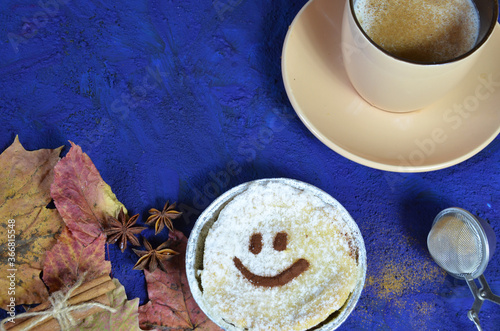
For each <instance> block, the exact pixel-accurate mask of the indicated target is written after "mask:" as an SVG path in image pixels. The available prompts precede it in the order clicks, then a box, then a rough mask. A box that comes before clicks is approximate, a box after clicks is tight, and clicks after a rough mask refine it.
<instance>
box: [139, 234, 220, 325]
mask: <svg viewBox="0 0 500 331" xmlns="http://www.w3.org/2000/svg"><path fill="white" fill-rule="evenodd" d="M169 236H170V237H171V238H172V239H173V240H175V241H176V242H177V244H178V245H177V246H176V247H174V248H175V250H176V251H178V252H180V254H179V255H178V256H176V257H175V258H173V259H171V260H169V261H166V262H165V265H166V267H167V268H168V270H167V272H164V271H162V270H160V269H156V271H155V272H149V271H147V270H144V274H145V275H146V283H147V288H148V297H149V302H148V303H146V304H145V305H143V306H140V307H139V323H140V326H141V328H142V329H146V330H151V329H157V330H197V331H202V330H204V331H215V330H222V329H221V328H219V327H218V326H217V325H216V324H215V323H213V322H212V321H211V320H210V319H208V317H207V316H206V315H205V314H204V313H203V312H202V311H201V309H200V308H199V307H198V305H197V304H196V302H195V301H194V299H193V296H192V295H191V291H190V290H189V285H188V282H187V276H186V267H185V264H184V260H185V256H186V245H187V238H186V237H185V236H184V234H182V232H180V231H177V230H174V231H171V232H170V234H169Z"/></svg>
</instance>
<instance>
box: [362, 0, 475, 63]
mask: <svg viewBox="0 0 500 331" xmlns="http://www.w3.org/2000/svg"><path fill="white" fill-rule="evenodd" d="M354 11H355V13H356V18H357V19H358V21H359V23H360V24H361V26H362V28H363V30H364V31H365V32H366V34H367V35H368V36H369V37H370V38H371V39H372V40H373V41H374V42H375V43H376V44H377V45H379V46H380V47H382V48H383V49H385V50H386V51H388V52H390V53H392V54H394V55H396V56H399V57H402V58H405V59H408V60H412V61H418V62H441V61H446V60H450V59H453V58H455V57H457V56H460V55H462V54H464V53H466V52H468V51H469V50H470V49H472V48H473V47H474V45H475V43H476V40H477V36H478V31H479V14H478V11H477V9H476V7H475V5H474V3H473V2H472V1H471V0H357V1H355V4H354Z"/></svg>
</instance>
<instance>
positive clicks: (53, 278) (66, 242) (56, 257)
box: [43, 228, 111, 293]
mask: <svg viewBox="0 0 500 331" xmlns="http://www.w3.org/2000/svg"><path fill="white" fill-rule="evenodd" d="M105 242H106V237H105V236H104V235H103V234H101V235H100V236H98V237H97V238H96V239H95V240H94V241H93V242H92V243H90V244H89V245H87V246H84V245H83V243H82V242H81V241H79V240H77V239H76V238H75V237H74V236H73V235H72V233H71V232H70V231H69V230H68V228H64V230H63V232H62V233H61V236H60V237H59V238H58V239H57V243H56V244H55V245H54V247H52V249H51V250H50V251H48V252H47V255H46V258H45V264H44V266H43V281H44V282H45V284H46V285H47V286H48V287H49V290H50V292H51V293H52V292H54V291H58V290H60V289H61V288H63V287H64V286H72V285H73V284H74V283H75V282H76V280H77V279H78V278H79V277H80V276H81V275H82V274H83V273H84V272H87V275H86V276H85V280H84V281H89V280H92V279H94V278H97V277H99V276H102V275H106V274H109V273H110V272H111V263H110V262H109V261H106V260H105V254H104V244H105Z"/></svg>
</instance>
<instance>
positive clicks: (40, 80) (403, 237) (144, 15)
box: [0, 0, 500, 330]
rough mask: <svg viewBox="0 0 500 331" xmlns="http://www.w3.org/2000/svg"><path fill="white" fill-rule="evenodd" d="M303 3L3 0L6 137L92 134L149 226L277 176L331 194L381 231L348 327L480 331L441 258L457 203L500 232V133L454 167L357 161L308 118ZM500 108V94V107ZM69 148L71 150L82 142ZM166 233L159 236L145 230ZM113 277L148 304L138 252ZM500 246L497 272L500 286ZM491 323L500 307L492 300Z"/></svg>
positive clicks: (48, 144)
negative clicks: (410, 169) (434, 241)
mask: <svg viewBox="0 0 500 331" xmlns="http://www.w3.org/2000/svg"><path fill="white" fill-rule="evenodd" d="M305 2H306V1H305V0H300V1H285V0H275V1H263V0H257V1H249V0H215V1H192V0H184V1H171V0H166V1H159V0H150V1H147V0H138V1H127V2H124V1H116V0H101V1H98V0H92V1H89V0H87V1H75V0H58V1H56V0H47V1H43V0H41V1H36V0H3V1H1V2H0V123H1V129H0V149H1V150H3V149H5V148H6V147H7V146H9V145H10V144H11V143H12V141H13V139H14V137H15V135H16V134H19V137H20V140H21V142H22V144H23V145H24V146H25V147H26V148H27V149H38V148H54V147H57V146H60V145H66V146H68V145H69V143H68V140H70V141H73V142H75V143H76V144H79V145H81V146H82V148H83V150H84V151H85V152H86V153H88V154H89V155H90V157H91V158H92V160H93V162H94V163H95V165H96V166H97V168H98V169H99V171H100V173H101V175H102V177H103V178H104V180H105V181H106V182H107V183H108V184H110V186H111V187H112V188H113V191H114V192H115V193H116V195H117V196H118V198H119V200H120V201H122V202H123V203H124V204H125V206H127V208H128V209H129V211H130V213H132V214H135V213H139V214H140V215H141V218H140V222H141V223H142V222H143V221H144V220H145V219H146V218H147V216H148V214H147V211H148V210H149V209H150V208H151V207H155V208H161V207H162V206H163V204H164V202H165V201H166V200H170V201H178V203H179V204H180V206H181V208H182V209H183V210H184V212H185V216H186V217H185V218H184V219H183V220H180V221H178V222H177V223H176V224H175V225H176V227H177V228H179V229H181V230H183V231H184V232H185V233H186V234H188V233H189V230H190V229H191V228H192V226H193V224H194V221H195V220H196V216H197V215H198V214H199V213H200V212H201V211H202V210H203V209H204V208H205V207H206V206H207V205H208V204H209V203H210V202H211V201H213V200H214V198H215V197H216V196H218V195H219V194H221V193H222V192H224V191H226V190H227V189H229V188H231V187H234V186H236V185H238V184H240V183H243V182H246V181H248V180H252V179H258V178H266V177H290V178H295V179H299V180H302V181H305V182H308V183H311V184H313V185H316V186H318V187H320V188H321V189H323V190H325V191H327V192H328V193H330V194H331V195H332V196H333V197H335V198H336V199H337V200H338V201H339V202H340V203H342V204H343V205H344V206H345V208H346V209H347V210H348V211H349V212H350V213H351V215H352V216H353V218H354V219H355V220H356V221H357V223H358V225H359V227H360V229H361V231H362V234H363V236H364V239H365V244H366V247H367V254H368V274H367V282H366V286H365V289H364V291H363V294H362V296H361V299H360V301H359V303H358V306H357V308H356V310H355V311H354V312H353V313H352V315H351V316H350V317H349V318H348V320H347V321H346V322H345V324H344V325H343V326H342V327H341V330H458V329H465V330H473V325H472V323H471V322H470V321H469V320H468V319H467V317H466V312H467V310H468V309H469V308H470V307H471V305H472V301H473V300H472V295H471V294H470V291H469V289H468V288H467V286H466V284H465V282H463V281H458V280H455V279H453V278H451V277H450V276H447V275H446V274H445V273H444V272H443V271H442V270H441V269H440V268H439V267H437V266H436V265H435V263H434V262H433V261H432V259H431V258H430V256H429V254H428V252H427V246H426V237H427V234H428V232H429V230H430V226H431V223H432V220H433V219H434V217H435V215H436V214H437V213H438V212H439V211H440V210H442V209H444V208H447V207H450V206H459V207H463V208H465V209H467V210H469V211H471V212H472V213H474V214H476V215H478V216H480V217H482V218H484V219H486V220H487V221H489V222H490V223H491V225H492V227H493V229H494V230H495V232H496V234H497V236H499V237H500V214H499V212H500V138H496V139H495V140H494V141H493V142H492V143H491V144H490V145H489V146H488V147H486V148H485V149H484V150H483V151H482V152H480V153H479V154H478V155H476V156H474V157H473V158H471V159H469V160H467V161H465V162H463V163H461V164H459V165H456V166H453V167H451V168H448V169H444V170H439V171H435V172H430V173H421V174H405V175H403V174H395V173H388V172H384V171H380V170H375V169H371V168H367V167H365V166H362V165H359V164H356V163H354V162H352V161H349V160H347V159H345V158H343V157H342V156H340V155H338V154H336V153H335V152H333V151H331V150H330V149H328V148H327V147H326V146H325V145H323V144H322V143H321V142H319V141H318V140H317V139H316V138H315V137H314V136H313V135H312V134H311V133H310V132H309V131H308V130H307V129H306V127H305V126H304V125H303V124H302V123H301V122H300V120H299V119H298V118H297V117H296V116H295V113H294V111H293V109H292V107H291V105H290V103H289V102H288V98H287V96H286V93H285V90H284V87H283V83H282V79H281V68H280V55H281V48H282V44H283V40H284V37H285V34H286V32H287V29H288V25H289V24H290V23H291V21H292V20H293V18H294V16H295V14H296V13H297V12H298V11H299V10H300V8H301V7H302V6H303V5H304V4H305ZM499 107H500V105H499ZM66 151H67V149H66ZM143 234H144V235H145V236H146V237H147V238H148V239H150V241H152V242H153V244H158V243H160V242H161V241H163V239H164V237H165V235H166V233H162V235H160V236H158V237H154V236H153V235H154V232H153V230H152V229H149V230H147V231H145V232H144V233H143ZM109 255H110V259H111V262H112V265H113V276H115V277H117V278H118V279H120V281H121V282H122V283H123V284H124V285H125V287H126V291H127V295H128V297H129V298H130V299H132V298H135V297H139V298H140V300H141V304H142V303H145V302H146V301H147V294H146V288H145V281H144V278H143V273H142V272H141V271H133V270H132V266H133V265H134V263H135V262H136V259H137V257H136V256H135V254H134V253H133V252H132V251H131V250H130V249H127V250H126V252H125V253H123V254H122V253H121V252H120V251H119V250H118V249H117V247H115V246H110V249H109ZM499 262H500V254H499V253H498V252H497V254H496V255H495V256H493V259H492V260H491V261H490V264H489V266H488V268H487V270H486V272H485V275H486V278H487V279H488V280H489V282H490V285H491V287H492V289H493V290H494V291H496V292H497V293H500V268H499V264H500V263H499ZM480 318H481V323H482V324H483V326H484V328H485V330H495V329H496V330H499V329H500V306H496V305H493V304H491V303H489V302H487V303H485V305H484V306H483V310H482V311H481V313H480Z"/></svg>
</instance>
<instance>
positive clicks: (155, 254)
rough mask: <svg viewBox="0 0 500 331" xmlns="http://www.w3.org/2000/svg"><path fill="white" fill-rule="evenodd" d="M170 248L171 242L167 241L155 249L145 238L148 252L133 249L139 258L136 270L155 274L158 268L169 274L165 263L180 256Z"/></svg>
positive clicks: (135, 266)
mask: <svg viewBox="0 0 500 331" xmlns="http://www.w3.org/2000/svg"><path fill="white" fill-rule="evenodd" d="M169 246H170V240H167V241H166V242H164V243H163V244H161V245H160V246H158V247H157V248H155V249H153V247H152V246H151V244H150V243H149V241H147V240H146V238H144V247H146V249H147V251H142V250H138V249H134V248H132V250H133V251H134V253H135V254H137V255H138V256H139V260H138V261H137V263H136V264H135V265H134V270H145V269H147V270H149V271H150V272H153V271H155V270H156V268H157V267H158V268H160V269H161V270H163V271H165V272H167V267H166V266H165V264H164V262H165V261H167V260H170V259H171V258H173V257H174V256H176V255H177V254H179V253H177V252H176V251H174V250H172V249H170V248H167V247H169Z"/></svg>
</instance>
